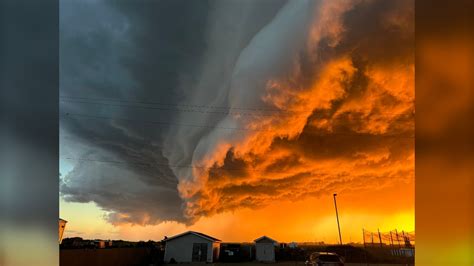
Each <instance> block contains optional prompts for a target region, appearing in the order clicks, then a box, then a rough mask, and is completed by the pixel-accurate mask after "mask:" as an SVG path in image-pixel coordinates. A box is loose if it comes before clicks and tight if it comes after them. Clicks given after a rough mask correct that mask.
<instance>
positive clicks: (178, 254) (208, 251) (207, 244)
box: [164, 231, 221, 262]
mask: <svg viewBox="0 0 474 266" xmlns="http://www.w3.org/2000/svg"><path fill="white" fill-rule="evenodd" d="M165 241H166V245H165V257H164V261H165V262H170V261H171V260H174V261H176V262H213V261H215V260H217V259H218V257H219V249H220V242H221V241H220V240H219V239H217V238H214V237H212V236H208V235H206V234H203V233H199V232H195V231H188V232H184V233H182V234H179V235H175V236H173V237H170V238H167V239H165Z"/></svg>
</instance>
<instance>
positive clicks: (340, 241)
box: [333, 193, 342, 245]
mask: <svg viewBox="0 0 474 266" xmlns="http://www.w3.org/2000/svg"><path fill="white" fill-rule="evenodd" d="M336 196H337V194H336V193H334V194H333V197H334V207H335V208H336V220H337V230H338V231H339V244H341V245H342V237H341V226H340V225H339V214H338V213H337V203H336Z"/></svg>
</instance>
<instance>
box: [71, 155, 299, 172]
mask: <svg viewBox="0 0 474 266" xmlns="http://www.w3.org/2000/svg"><path fill="white" fill-rule="evenodd" d="M62 159H65V160H72V161H82V162H98V163H110V164H123V165H141V166H167V167H170V168H190V169H203V170H214V171H239V172H240V171H244V172H256V173H280V174H289V175H294V174H301V172H293V173H290V172H282V171H276V170H271V169H261V170H259V169H239V168H228V167H219V166H211V167H206V166H200V165H192V164H184V165H173V164H165V163H158V162H146V163H143V162H136V161H135V162H129V161H115V160H96V159H88V158H72V157H62Z"/></svg>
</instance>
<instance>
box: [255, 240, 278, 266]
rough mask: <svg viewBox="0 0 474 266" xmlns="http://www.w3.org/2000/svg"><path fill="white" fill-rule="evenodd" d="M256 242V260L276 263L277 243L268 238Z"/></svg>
mask: <svg viewBox="0 0 474 266" xmlns="http://www.w3.org/2000/svg"><path fill="white" fill-rule="evenodd" d="M254 242H255V259H256V260H257V261H261V262H274V261H275V245H277V244H278V242H277V241H275V240H273V239H271V238H269V237H268V236H262V237H260V238H257V239H255V240H254Z"/></svg>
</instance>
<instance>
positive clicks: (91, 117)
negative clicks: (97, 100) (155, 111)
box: [62, 113, 414, 139]
mask: <svg viewBox="0 0 474 266" xmlns="http://www.w3.org/2000/svg"><path fill="white" fill-rule="evenodd" d="M62 116H63V117H66V118H69V117H72V116H74V117H78V118H84V119H96V120H120V121H126V122H133V123H141V124H150V125H158V126H164V125H166V126H176V127H194V128H209V129H223V130H235V131H261V132H274V130H271V129H258V128H239V127H222V126H213V125H198V124H186V123H173V122H162V121H148V120H136V119H129V118H116V117H106V116H97V115H87V114H77V113H62ZM305 131H306V132H309V133H311V132H319V131H316V130H308V129H305ZM318 136H320V137H330V136H360V137H390V138H409V139H413V138H414V136H401V134H381V135H373V134H358V133H330V134H325V135H318Z"/></svg>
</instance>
